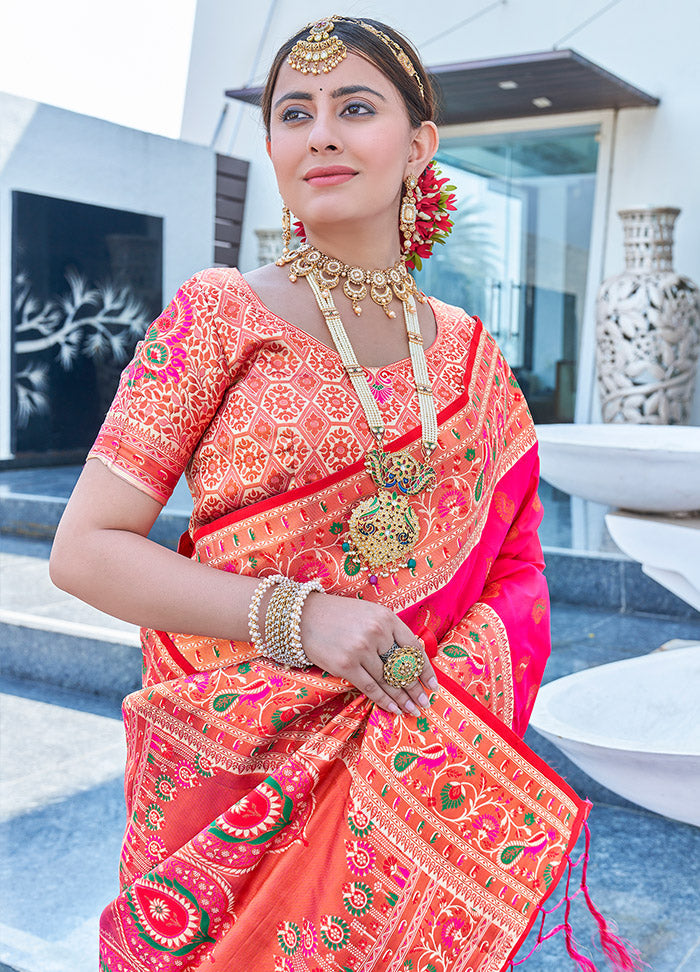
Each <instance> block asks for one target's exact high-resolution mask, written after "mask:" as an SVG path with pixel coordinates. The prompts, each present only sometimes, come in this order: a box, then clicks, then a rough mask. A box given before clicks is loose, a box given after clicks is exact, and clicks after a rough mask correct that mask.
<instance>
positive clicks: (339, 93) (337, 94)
mask: <svg viewBox="0 0 700 972" xmlns="http://www.w3.org/2000/svg"><path fill="white" fill-rule="evenodd" d="M360 91H367V92H369V94H373V95H376V96H377V98H381V99H382V101H386V98H385V97H384V95H383V94H380V92H379V91H375V90H374V88H368V87H367V85H365V84H348V85H346V86H345V87H343V88H336V89H335V91H331V98H344V97H345V96H346V95H352V94H357V93H358V92H360Z"/></svg>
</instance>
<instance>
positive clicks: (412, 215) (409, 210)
mask: <svg viewBox="0 0 700 972" xmlns="http://www.w3.org/2000/svg"><path fill="white" fill-rule="evenodd" d="M403 184H404V186H405V188H406V191H405V193H404V197H403V199H402V201H401V213H400V216H399V232H400V233H401V235H402V236H403V244H402V245H403V249H404V251H406V252H404V255H403V256H404V259H405V260H406V259H408V251H409V250H410V248H411V242H412V240H413V234H414V233H415V230H416V219H417V218H418V207H417V204H416V193H415V189H416V186H417V185H418V180H417V179H416V177H415V176H414V175H407V176H406V178H405V179H404V181H403Z"/></svg>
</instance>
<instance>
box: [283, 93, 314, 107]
mask: <svg viewBox="0 0 700 972" xmlns="http://www.w3.org/2000/svg"><path fill="white" fill-rule="evenodd" d="M290 98H293V99H294V101H313V95H310V94H309V92H308V91H288V92H287V94H283V95H282V97H281V98H278V99H277V101H276V102H275V104H274V107H275V108H276V107H277V106H278V105H281V104H282V102H283V101H288V100H289V99H290Z"/></svg>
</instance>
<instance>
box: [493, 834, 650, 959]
mask: <svg viewBox="0 0 700 972" xmlns="http://www.w3.org/2000/svg"><path fill="white" fill-rule="evenodd" d="M584 828H585V832H586V849H585V850H584V852H583V853H582V854H581V855H580V856H579V858H578V859H577V861H576V862H575V863H574V862H573V861H572V860H571V857H570V856H569V855H568V854H567V855H566V860H567V862H568V867H567V872H566V891H565V894H564V897H563V898H562V899H561V901H559V903H558V904H556V905H555V906H554V907H553V908H550V909H549V910H545V909H544V908H542V907H540V908H539V911H540V913H541V920H540V927H539V930H538V933H537V941H536V942H535V945H534V947H533V948H532V949H530V951H529V952H528V954H527V955H525V956H524V958H521V959H518V960H517V961H515V959H511V961H510V964H509V966H508V970H507V972H513V970H514V969H515V968H517V966H519V965H523V964H524V963H525V962H527V960H528V959H529V958H530V956H531V955H533V954H534V952H536V951H537V949H538V948H539V947H540V946H541V945H542V944H543V943H544V942H546V941H547V939H548V938H551V937H552V936H553V935H557V934H559V932H564V939H565V942H566V950H567V952H568V953H569V955H570V957H571V958H572V959H573V961H574V962H575V963H576V964H577V966H578V967H579V969H582V970H583V972H599V970H598V967H597V966H596V965H595V964H594V963H593V962H592V961H591V960H590V959H589V958H587V957H586V956H585V955H582V954H581V952H580V951H579V948H580V946H579V944H578V942H577V941H576V939H575V938H574V935H573V929H572V927H571V922H570V921H569V915H570V912H571V902H572V901H573V900H574V898H576V897H577V896H578V895H579V894H580V893H581V892H583V895H584V898H585V900H586V903H587V905H588V908H589V910H590V912H591V915H592V916H593V918H594V919H595V921H596V923H597V925H598V931H599V934H600V943H601V946H602V949H603V952H604V954H605V957H606V959H607V960H608V962H609V963H610V965H611V966H612V968H613V969H614V970H615V972H641V970H642V969H643V968H645V967H647V968H648V966H647V965H646V963H645V962H643V961H642V959H641V956H640V955H639V952H638V951H637V949H636V948H634V946H633V945H630V943H629V942H625V941H623V939H621V938H619V936H617V935H615V934H614V932H613V931H612V930H611V929H610V926H609V925H608V923H607V922H606V920H605V918H604V917H603V916H602V914H601V913H600V912H599V911H598V909H597V908H596V907H595V905H594V904H593V901H592V900H591V896H590V893H589V891H588V885H587V883H586V874H587V869H588V851H589V847H590V838H591V835H590V831H589V829H588V824H587V823H584ZM582 861H583V867H582V869H581V885H580V887H579V888H578V889H577V890H576V891H575V892H574V894H573V895H570V894H569V888H570V885H571V872H572V871H573V870H574V869H575V868H577V867H578V865H579V864H580V863H581V862H582ZM562 905H564V906H565V909H564V921H563V922H562V923H561V924H560V925H556V927H554V928H552V929H551V930H550V931H548V932H547V934H546V935H545V934H543V932H544V923H545V919H546V918H547V916H548V915H551V914H553V913H554V912H555V911H557V910H558V909H559V908H560V907H561V906H562Z"/></svg>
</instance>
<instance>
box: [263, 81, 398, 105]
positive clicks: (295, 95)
mask: <svg viewBox="0 0 700 972" xmlns="http://www.w3.org/2000/svg"><path fill="white" fill-rule="evenodd" d="M360 91H366V92H367V93H368V94H373V95H376V97H377V98H381V100H382V101H386V98H385V97H384V95H383V94H381V93H380V92H379V91H375V90H374V88H368V87H367V85H365V84H347V85H345V86H344V87H343V88H336V89H335V90H334V91H331V98H345V97H346V96H347V95H353V94H358V92H360ZM313 98H314V96H313V95H312V94H310V93H309V92H308V91H288V92H287V94H283V95H282V96H281V97H280V98H278V99H277V101H276V102H275V103H274V105H273V108H277V106H278V105H281V104H282V102H283V101H289V100H290V99H291V100H293V101H313Z"/></svg>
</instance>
